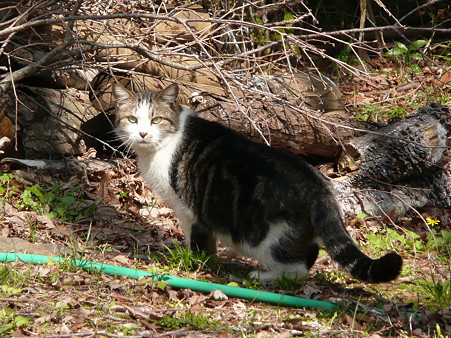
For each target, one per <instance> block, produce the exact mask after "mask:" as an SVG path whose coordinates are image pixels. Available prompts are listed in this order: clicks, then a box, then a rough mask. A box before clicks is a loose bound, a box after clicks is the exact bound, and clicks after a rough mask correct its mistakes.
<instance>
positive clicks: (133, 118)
mask: <svg viewBox="0 0 451 338" xmlns="http://www.w3.org/2000/svg"><path fill="white" fill-rule="evenodd" d="M128 121H129V122H130V123H137V122H138V119H137V118H136V116H129V117H128Z"/></svg>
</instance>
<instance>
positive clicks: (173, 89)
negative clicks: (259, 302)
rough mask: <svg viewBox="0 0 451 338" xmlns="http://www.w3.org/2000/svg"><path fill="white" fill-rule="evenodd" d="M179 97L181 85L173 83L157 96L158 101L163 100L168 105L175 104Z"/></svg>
mask: <svg viewBox="0 0 451 338" xmlns="http://www.w3.org/2000/svg"><path fill="white" fill-rule="evenodd" d="M178 95H179V85H178V84H177V83H173V84H171V85H169V86H168V87H166V88H165V89H163V90H162V91H161V92H159V93H158V94H157V99H161V100H163V101H164V102H167V103H175V101H176V100H177V96H178Z"/></svg>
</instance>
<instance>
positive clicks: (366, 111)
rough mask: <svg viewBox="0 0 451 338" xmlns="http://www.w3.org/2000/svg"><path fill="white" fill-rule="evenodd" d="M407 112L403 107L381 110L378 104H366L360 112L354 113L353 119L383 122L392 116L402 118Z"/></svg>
mask: <svg viewBox="0 0 451 338" xmlns="http://www.w3.org/2000/svg"><path fill="white" fill-rule="evenodd" d="M407 114H408V112H407V111H406V109H404V108H403V107H395V108H391V109H388V110H383V109H382V108H381V107H380V106H378V105H373V104H367V105H365V106H364V107H363V108H362V111H361V112H359V113H356V114H355V119H356V120H357V121H360V122H384V121H386V120H388V119H392V118H402V117H404V116H406V115H407Z"/></svg>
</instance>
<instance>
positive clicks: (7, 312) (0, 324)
mask: <svg viewBox="0 0 451 338" xmlns="http://www.w3.org/2000/svg"><path fill="white" fill-rule="evenodd" d="M29 322H30V320H29V319H28V318H26V317H23V316H17V315H16V314H15V313H14V311H13V310H11V309H8V308H6V307H5V308H3V309H1V310H0V335H1V336H2V337H3V335H4V334H11V333H13V332H14V331H15V330H16V329H17V328H20V327H24V326H28V325H29Z"/></svg>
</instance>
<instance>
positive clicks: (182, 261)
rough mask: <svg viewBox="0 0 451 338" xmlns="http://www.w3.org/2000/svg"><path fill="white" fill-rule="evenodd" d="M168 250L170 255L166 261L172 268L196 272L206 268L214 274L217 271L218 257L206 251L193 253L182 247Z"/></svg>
mask: <svg viewBox="0 0 451 338" xmlns="http://www.w3.org/2000/svg"><path fill="white" fill-rule="evenodd" d="M166 250H167V251H168V253H169V256H167V257H166V261H167V264H168V265H169V266H170V267H171V268H178V269H180V270H183V271H186V272H194V271H199V270H200V269H202V268H205V267H206V268H208V269H209V270H211V271H212V272H215V270H216V271H217V269H215V268H217V267H218V259H217V257H215V256H210V255H208V254H207V252H205V251H193V250H191V249H189V248H187V247H185V246H181V245H176V246H175V247H174V248H173V249H170V248H168V247H166Z"/></svg>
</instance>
